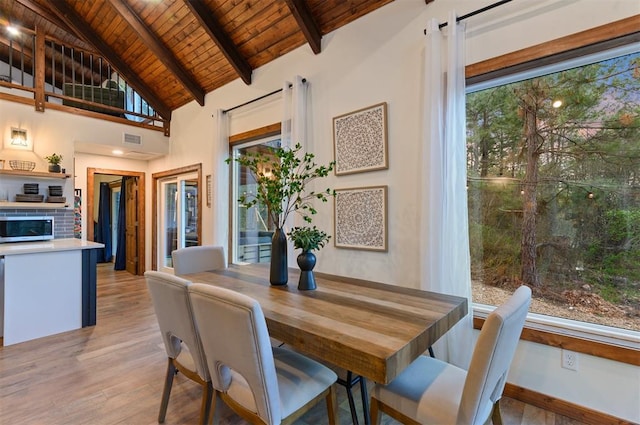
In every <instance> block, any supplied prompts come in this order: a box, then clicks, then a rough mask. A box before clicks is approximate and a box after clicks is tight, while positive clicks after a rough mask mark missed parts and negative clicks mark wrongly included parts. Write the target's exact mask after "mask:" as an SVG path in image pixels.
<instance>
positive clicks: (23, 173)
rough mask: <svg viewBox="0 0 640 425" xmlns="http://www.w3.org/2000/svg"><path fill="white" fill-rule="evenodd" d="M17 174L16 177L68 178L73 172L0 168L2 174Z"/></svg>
mask: <svg viewBox="0 0 640 425" xmlns="http://www.w3.org/2000/svg"><path fill="white" fill-rule="evenodd" d="M2 174H4V175H6V176H16V177H35V178H39V179H68V178H69V177H71V174H63V173H47V172H41V171H24V170H5V169H3V170H0V175H2Z"/></svg>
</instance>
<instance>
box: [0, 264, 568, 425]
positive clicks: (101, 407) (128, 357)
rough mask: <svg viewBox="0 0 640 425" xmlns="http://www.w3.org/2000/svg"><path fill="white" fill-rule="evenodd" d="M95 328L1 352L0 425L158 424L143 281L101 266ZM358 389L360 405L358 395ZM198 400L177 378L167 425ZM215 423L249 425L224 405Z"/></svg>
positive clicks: (157, 342)
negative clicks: (245, 424)
mask: <svg viewBox="0 0 640 425" xmlns="http://www.w3.org/2000/svg"><path fill="white" fill-rule="evenodd" d="M97 322H98V323H97V325H96V326H95V327H91V328H84V329H80V330H76V331H71V332H66V333H63V334H59V335H54V336H51V337H47V338H41V339H37V340H34V341H28V342H24V343H21V344H16V345H12V346H9V347H0V424H3V425H39V424H43V425H44V424H47V425H76V424H82V425H84V424H86V425H116V424H127V425H145V424H156V423H157V422H156V418H157V414H158V407H159V403H160V395H161V392H162V385H163V379H164V373H165V366H166V354H165V352H164V348H163V346H162V341H161V339H160V333H159V331H158V327H157V324H156V319H155V316H154V313H153V309H152V307H151V301H150V298H149V296H148V294H147V289H146V284H145V281H144V278H142V277H140V276H132V275H130V274H128V273H126V272H120V271H119V272H114V271H113V270H112V266H111V265H99V266H98V316H97ZM354 390H355V397H356V401H358V400H359V399H360V394H359V392H358V390H357V389H355V388H354ZM200 395H201V394H200V389H199V386H198V385H195V384H193V383H192V382H190V381H189V380H187V379H185V378H184V377H182V376H181V375H178V376H177V377H176V379H175V381H174V387H173V391H172V394H171V400H170V402H169V409H168V413H167V418H166V421H165V423H166V424H168V425H177V424H196V423H197V419H198V413H199V406H200V404H199V403H200ZM338 402H339V404H340V423H341V424H344V425H347V424H351V416H350V414H349V407H348V404H347V400H346V395H345V392H344V389H343V388H342V387H339V388H338ZM357 404H359V403H357ZM502 407H503V409H502V411H503V418H504V422H505V424H506V425H509V424H545V425H560V424H562V425H569V424H571V425H580V424H581V423H580V422H576V421H573V420H571V419H568V418H565V417H561V416H558V415H554V414H553V413H550V412H547V411H544V410H541V409H538V408H536V407H533V406H530V405H526V404H523V403H520V402H518V401H516V400H512V399H503V401H502ZM325 412H326V410H325V406H324V404H321V405H320V406H318V407H317V408H315V409H313V410H312V411H310V412H308V413H307V414H306V415H305V416H303V417H302V418H301V419H300V420H298V421H297V422H296V425H321V424H326V418H325ZM385 420H386V422H384V423H385V424H394V423H395V422H394V421H391V420H389V418H385ZM215 421H216V423H219V424H222V425H234V424H244V421H242V420H241V419H239V418H238V417H237V416H235V415H234V414H233V413H232V412H230V410H229V409H228V408H226V406H224V404H223V403H222V402H220V401H218V403H217V408H216V417H215Z"/></svg>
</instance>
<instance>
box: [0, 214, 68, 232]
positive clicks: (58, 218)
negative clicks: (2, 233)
mask: <svg viewBox="0 0 640 425" xmlns="http://www.w3.org/2000/svg"><path fill="white" fill-rule="evenodd" d="M15 216H21V217H22V216H30V217H33V216H50V217H53V235H54V237H55V238H56V239H66V238H73V220H74V213H73V210H72V209H67V208H55V209H50V208H47V209H44V208H43V209H31V208H29V209H20V208H16V209H11V208H9V209H0V217H15Z"/></svg>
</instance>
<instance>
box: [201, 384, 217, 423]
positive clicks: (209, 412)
mask: <svg viewBox="0 0 640 425" xmlns="http://www.w3.org/2000/svg"><path fill="white" fill-rule="evenodd" d="M215 396H216V394H215V392H214V391H213V385H212V384H211V381H209V382H205V383H204V384H202V405H201V406H200V425H209V424H210V423H211V418H212V417H213V414H214V413H215V407H216V405H215V400H213V399H214V398H215ZM212 400H213V402H212Z"/></svg>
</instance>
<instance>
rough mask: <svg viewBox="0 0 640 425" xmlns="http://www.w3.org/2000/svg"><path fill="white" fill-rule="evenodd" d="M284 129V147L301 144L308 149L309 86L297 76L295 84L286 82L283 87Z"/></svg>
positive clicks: (282, 130) (294, 80) (282, 133)
mask: <svg viewBox="0 0 640 425" xmlns="http://www.w3.org/2000/svg"><path fill="white" fill-rule="evenodd" d="M282 104H283V114H282V128H281V138H282V146H283V147H293V146H295V145H296V143H300V144H301V145H302V146H303V147H307V148H308V146H307V143H306V142H307V85H306V84H305V83H304V82H303V81H302V77H301V76H299V75H296V76H295V77H294V78H293V82H290V81H285V82H284V85H283V87H282Z"/></svg>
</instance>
